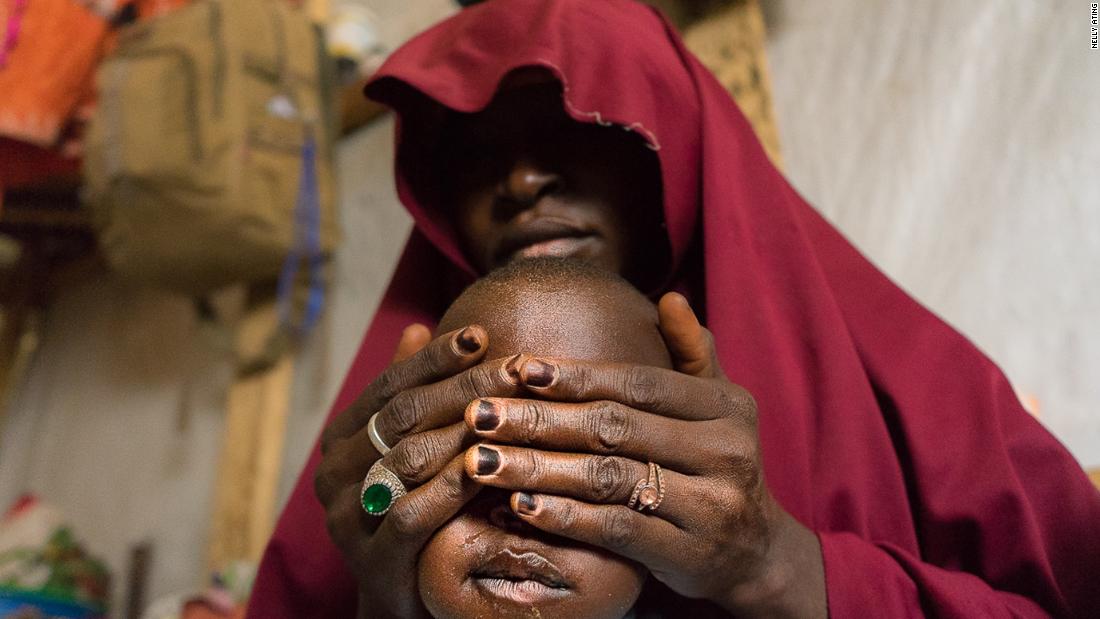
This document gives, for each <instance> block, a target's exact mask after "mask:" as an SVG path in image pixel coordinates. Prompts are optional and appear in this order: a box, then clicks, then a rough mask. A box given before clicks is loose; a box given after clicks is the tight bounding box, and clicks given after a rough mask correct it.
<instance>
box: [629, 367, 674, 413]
mask: <svg viewBox="0 0 1100 619" xmlns="http://www.w3.org/2000/svg"><path fill="white" fill-rule="evenodd" d="M624 386H625V388H626V393H628V394H629V395H630V398H631V400H632V401H633V402H634V403H635V404H636V406H637V408H640V409H643V410H652V409H654V408H655V407H656V406H657V405H659V404H660V403H661V402H662V401H663V400H664V398H663V397H662V396H663V391H664V389H663V387H662V385H661V383H660V381H658V380H657V376H656V375H655V374H654V373H653V372H651V371H649V369H648V368H646V367H644V366H640V365H636V366H633V367H631V368H630V369H629V370H628V371H627V372H626V385H624Z"/></svg>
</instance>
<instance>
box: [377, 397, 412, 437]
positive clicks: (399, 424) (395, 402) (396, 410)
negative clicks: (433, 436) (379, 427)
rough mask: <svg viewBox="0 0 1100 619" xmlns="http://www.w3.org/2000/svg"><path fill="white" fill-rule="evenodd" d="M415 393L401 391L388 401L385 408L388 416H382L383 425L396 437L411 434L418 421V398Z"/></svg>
mask: <svg viewBox="0 0 1100 619" xmlns="http://www.w3.org/2000/svg"><path fill="white" fill-rule="evenodd" d="M417 393H418V392H417V391H415V390H408V391H402V392H401V393H399V394H397V395H396V396H394V397H393V399H392V400H390V403H389V405H388V407H387V408H389V414H387V415H384V416H383V418H382V419H384V420H385V425H386V426H387V427H388V429H389V430H390V431H392V432H393V433H394V434H395V435H396V436H399V437H400V436H404V435H406V434H408V433H409V432H411V431H412V430H413V429H414V428H415V427H416V424H417V423H418V422H419V421H420V409H421V403H420V399H421V398H420V397H419V396H418V395H417Z"/></svg>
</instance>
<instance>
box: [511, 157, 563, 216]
mask: <svg viewBox="0 0 1100 619" xmlns="http://www.w3.org/2000/svg"><path fill="white" fill-rule="evenodd" d="M503 185H504V186H503V187H501V189H502V190H503V193H504V195H505V196H507V197H509V198H511V199H513V200H515V201H517V202H520V203H522V204H525V205H531V204H534V203H535V202H536V201H538V199H539V198H541V197H542V196H544V195H547V194H550V193H553V192H555V191H557V190H558V189H559V188H560V185H561V177H560V176H558V175H557V174H555V173H553V172H549V171H547V170H545V169H543V168H540V167H538V166H536V165H534V164H532V163H531V162H529V161H518V162H516V164H515V165H514V166H512V169H511V170H510V171H509V173H508V176H507V177H506V178H505V179H504V183H503Z"/></svg>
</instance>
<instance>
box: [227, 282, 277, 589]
mask: <svg viewBox="0 0 1100 619" xmlns="http://www.w3.org/2000/svg"><path fill="white" fill-rule="evenodd" d="M278 325H279V317H278V311H277V308H276V306H275V303H274V301H269V302H264V303H263V304H261V305H259V306H256V307H254V308H253V309H251V310H250V311H248V312H247V314H246V315H245V317H244V318H243V319H242V324H241V326H240V328H239V331H238V335H237V342H236V348H237V351H238V355H239V358H241V359H251V358H253V357H254V356H255V355H256V354H258V351H261V350H263V349H264V348H265V347H266V346H267V345H268V342H270V341H271V337H272V335H273V334H274V333H276V330H277V329H278ZM293 376H294V363H293V357H292V356H291V355H290V354H289V352H283V353H282V354H281V356H280V357H279V358H278V359H276V360H274V362H273V363H272V364H270V365H269V366H268V367H266V368H265V369H261V370H258V371H255V372H252V373H250V374H247V375H243V376H239V377H238V378H237V379H236V380H235V381H234V382H233V384H232V385H231V386H230V388H229V395H228V398H227V403H226V419H225V430H224V434H223V436H224V442H223V444H222V451H221V459H220V466H219V467H218V479H217V482H216V485H215V491H214V515H213V522H212V525H211V532H210V541H209V546H208V552H207V557H208V559H207V567H208V569H209V570H210V571H216V570H220V569H224V568H225V567H227V566H228V565H229V564H231V563H233V562H234V561H249V562H252V563H257V562H259V559H260V556H261V554H263V550H264V547H265V545H266V544H267V540H268V538H269V537H270V536H271V532H272V529H273V527H274V522H275V509H276V492H277V489H278V484H279V473H280V468H281V465H282V460H283V444H284V442H285V439H286V421H287V414H288V412H289V409H290V386H291V382H292V380H293Z"/></svg>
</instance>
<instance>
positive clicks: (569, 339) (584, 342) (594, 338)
mask: <svg viewBox="0 0 1100 619" xmlns="http://www.w3.org/2000/svg"><path fill="white" fill-rule="evenodd" d="M576 284H577V285H576V286H571V287H568V288H566V287H562V288H552V289H547V288H542V287H535V286H524V285H517V286H515V287H510V288H508V289H507V290H504V291H501V290H497V291H495V292H489V291H486V292H480V293H478V294H471V295H465V296H464V297H463V298H461V299H460V300H459V301H458V302H456V303H455V305H453V306H452V307H451V309H450V310H449V311H448V312H447V315H446V316H445V317H444V321H443V322H441V323H440V332H445V331H449V330H451V329H455V328H459V327H461V326H465V325H467V324H475V323H476V324H479V325H481V326H483V327H484V328H485V329H486V331H488V333H489V350H488V352H487V358H498V357H504V356H508V355H512V354H516V353H521V352H523V353H530V354H538V355H546V356H555V357H570V358H575V359H589V360H594V361H611V362H624V363H641V364H645V365H654V366H658V367H670V360H669V357H668V352H667V350H666V348H665V345H664V341H663V339H662V338H661V335H660V331H659V330H658V328H657V313H656V309H655V308H654V307H653V305H652V304H651V303H649V302H648V301H646V300H645V298H644V297H642V296H641V295H638V294H631V293H630V292H629V291H628V290H625V289H623V288H620V287H618V286H599V285H594V284H593V283H592V282H586V281H584V280H581V281H578V282H576Z"/></svg>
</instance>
